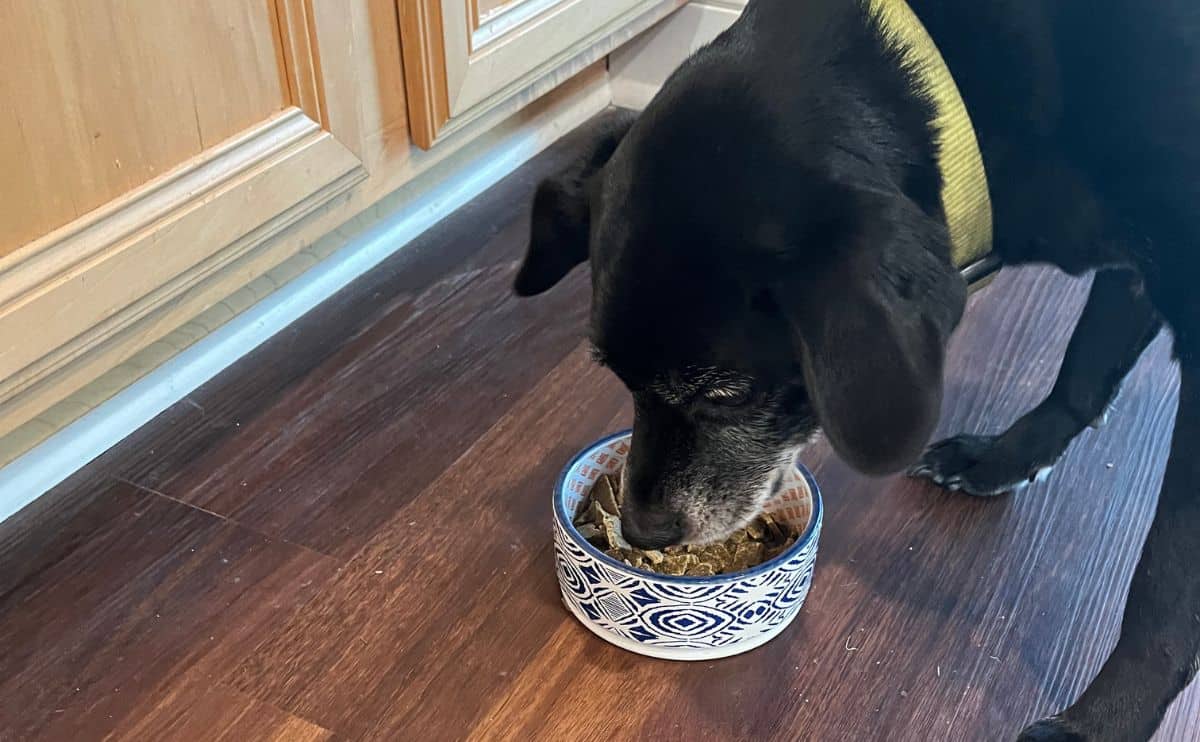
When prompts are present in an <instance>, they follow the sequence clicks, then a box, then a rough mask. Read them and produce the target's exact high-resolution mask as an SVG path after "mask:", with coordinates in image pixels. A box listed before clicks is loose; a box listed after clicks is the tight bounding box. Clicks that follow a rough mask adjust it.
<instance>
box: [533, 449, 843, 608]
mask: <svg viewBox="0 0 1200 742" xmlns="http://www.w3.org/2000/svg"><path fill="white" fill-rule="evenodd" d="M631 435H633V430H632V429H627V430H623V431H621V432H619V433H613V434H611V435H607V436H605V437H603V438H601V439H600V440H598V441H596V442H594V443H592V444H591V445H588V446H585V447H584V449H583V450H582V451H580V452H579V453H577V454H575V456H574V457H572V458H571V460H570V462H568V463H567V465H566V466H565V467H564V468H563V470H562V473H561V474H559V475H558V482H557V484H555V485H554V517H555V518H556V519H557V520H558V523H559V525H561V526H563V530H565V531H566V533H567V535H569V536H570V537H571V540H572V541H574V542H575V545H576V546H578V547H580V548H582V549H583V550H584V551H585V552H586V553H587V554H589V555H590V556H592V557H593V558H596V559H599V560H600V561H601V562H603V563H606V564H607V565H608V566H610V567H612V568H614V569H617V570H619V571H621V572H625V573H627V574H633V575H636V576H637V577H638V578H639V579H652V580H656V581H661V582H667V583H674V584H681V585H722V584H728V583H731V582H740V581H742V580H744V579H747V578H749V577H754V576H755V575H760V574H763V573H765V572H770V571H771V570H773V569H775V568H776V567H778V566H780V565H781V564H784V563H786V562H787V561H788V560H789V559H791V558H792V557H794V556H796V555H797V554H799V553H800V552H801V551H802V550H803V549H804V548H805V547H806V546H808V545H809V543H811V542H812V540H813V534H815V533H816V531H817V526H818V524H819V523H820V522H821V515H822V512H821V510H822V503H821V488H820V487H819V486H817V480H816V478H815V477H813V475H812V472H810V471H809V470H808V468H807V467H805V466H804V465H803V464H801V463H800V462H799V461H793V462H792V467H793V468H794V469H795V470H796V473H797V474H799V475H800V476H801V478H803V479H804V482H805V484H807V485H808V492H809V495H810V496H811V497H812V503H813V509H812V514H811V515H809V517H808V527H807V528H806V529H805V531H804V534H803V535H801V536H800V538H798V539H796V543H794V544H792V545H791V547H790V548H788V550H787V551H785V552H783V553H782V554H780V555H779V556H776V557H775V558H774V559H769V560H767V561H765V562H763V563H762V564H759V565H757V566H755V567H752V568H750V569H747V570H743V571H741V572H732V573H730V574H725V575H714V576H712V577H684V576H678V577H677V576H675V575H664V574H659V573H658V572H649V571H647V570H644V569H637V568H636V567H630V566H629V565H628V564H625V563H624V562H618V561H617V560H616V559H613V558H612V557H610V556H609V555H608V554H605V553H604V552H602V551H600V550H599V549H597V548H596V547H595V546H592V544H590V543H589V542H588V540H587V539H585V538H584V537H583V536H580V535H579V531H577V530H576V529H575V524H574V523H572V522H571V519H570V518H569V517H567V512H566V509H565V508H564V507H563V492H564V490H565V489H566V485H567V477H568V476H570V474H571V470H572V469H574V468H575V465H576V464H578V463H579V462H580V461H582V460H583V459H584V458H585V457H586V456H588V455H590V454H591V453H592V452H593V451H595V450H596V449H597V448H602V447H603V446H607V445H608V444H610V443H612V442H613V441H617V440H620V439H622V438H628V437H630V436H631Z"/></svg>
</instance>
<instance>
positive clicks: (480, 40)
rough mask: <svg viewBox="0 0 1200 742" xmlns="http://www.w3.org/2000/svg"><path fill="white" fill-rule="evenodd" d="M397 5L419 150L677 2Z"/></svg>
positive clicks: (424, 0) (439, 0) (403, 1)
mask: <svg viewBox="0 0 1200 742" xmlns="http://www.w3.org/2000/svg"><path fill="white" fill-rule="evenodd" d="M398 3H399V8H400V26H401V33H402V35H403V37H404V39H405V45H404V63H405V69H406V70H407V72H408V76H407V85H408V101H409V111H410V115H411V122H412V134H413V139H414V141H416V142H417V144H419V145H420V146H422V147H430V146H432V145H433V144H434V143H435V142H437V141H438V140H439V139H440V138H442V137H444V136H445V135H447V134H449V133H451V132H453V131H454V130H456V129H458V128H461V127H462V126H464V125H465V124H467V123H469V122H470V121H471V120H473V119H474V118H477V117H478V116H480V115H482V114H484V113H486V112H487V111H488V110H489V108H490V107H491V106H493V105H496V104H497V103H499V102H501V101H502V100H504V99H505V98H506V97H508V96H511V95H512V94H514V93H515V92H516V91H519V90H521V89H523V88H525V87H527V86H528V85H529V84H530V83H532V82H533V81H534V80H536V79H537V78H538V77H539V76H541V75H544V74H545V73H546V72H547V71H549V70H552V69H554V68H555V67H556V66H558V65H561V64H563V63H564V62H566V61H567V60H569V59H570V58H572V57H574V56H576V55H578V54H580V53H584V52H585V51H586V50H587V49H588V48H589V47H591V46H593V45H598V44H604V43H605V41H606V40H608V39H610V38H611V37H612V36H613V35H614V34H619V33H621V32H622V31H623V30H628V29H636V30H642V29H644V28H645V27H646V25H648V24H646V23H645V22H642V23H639V22H638V21H639V19H642V18H645V17H651V18H657V17H658V16H660V15H661V14H662V11H663V9H664V5H666V6H668V7H669V6H671V5H672V4H671V3H664V2H663V1H662V0H398ZM681 4H682V3H674V4H673V5H681ZM607 46H609V47H611V44H608V45H607ZM604 51H607V49H606V50H604Z"/></svg>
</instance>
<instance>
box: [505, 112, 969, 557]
mask: <svg viewBox="0 0 1200 742" xmlns="http://www.w3.org/2000/svg"><path fill="white" fill-rule="evenodd" d="M690 120H691V122H693V123H694V122H695V121H696V120H703V119H702V118H701V119H697V118H696V117H695V112H692V113H691V115H690ZM743 123H745V122H744V118H743ZM746 126H747V129H749V130H747V129H744V130H743V134H742V135H741V136H735V137H732V138H730V139H728V140H720V139H716V138H715V137H720V136H722V134H721V133H719V132H713V133H712V136H713V137H714V138H712V139H710V138H708V137H707V136H700V135H698V134H696V132H697V131H698V129H697V127H696V126H694V125H691V124H689V123H688V122H684V121H679V120H676V119H675V117H672V116H670V115H662V114H660V115H657V116H655V117H654V118H653V120H647V117H646V116H643V117H642V119H641V120H637V121H635V120H634V119H633V117H632V116H631V115H619V116H615V117H613V118H610V119H608V120H606V121H605V122H604V123H603V124H601V125H600V128H599V129H595V130H593V131H592V132H590V136H589V137H588V139H587V141H588V146H587V147H586V149H587V152H586V155H585V156H584V157H582V158H581V159H580V161H579V162H578V163H576V165H575V166H574V167H572V168H570V169H569V170H568V171H567V172H566V173H564V174H562V175H561V176H560V177H555V178H551V179H549V180H547V181H545V182H543V183H542V184H541V186H540V188H539V189H538V191H537V195H536V197H535V203H534V209H533V225H532V237H531V243H530V246H529V250H528V253H527V255H526V258H525V261H524V264H523V266H522V267H521V270H520V273H519V275H518V277H517V280H516V284H515V289H516V291H517V293H518V294H520V295H523V296H528V295H533V294H537V293H540V292H542V291H545V290H547V289H549V288H550V287H551V286H553V285H554V284H555V283H557V282H558V281H559V280H560V279H561V278H562V277H563V276H564V275H566V273H567V272H569V271H570V270H571V269H572V268H573V267H574V266H576V265H578V264H580V263H583V262H585V261H590V264H591V268H592V288H593V301H592V341H593V344H594V346H595V350H596V356H597V358H598V360H599V361H600V362H602V363H604V364H605V365H607V366H608V367H609V368H610V369H611V370H612V371H613V372H614V373H615V374H616V375H617V376H618V377H620V379H621V380H622V381H623V382H624V383H625V385H626V386H627V387H628V388H629V390H630V391H631V392H632V394H633V398H634V401H635V410H636V413H635V420H634V431H633V443H632V450H631V453H630V457H629V462H628V466H627V469H626V479H625V484H626V487H627V488H628V489H627V493H628V494H627V497H626V502H627V503H628V504H627V506H626V508H625V514H624V527H625V534H626V537H627V538H628V539H629V540H630V541H631V542H632V543H634V544H635V545H639V546H643V547H647V548H651V547H661V546H665V545H669V544H671V543H677V542H704V541H711V540H717V539H721V538H724V537H726V536H727V535H728V534H729V533H730V532H732V531H733V530H735V529H736V528H738V527H740V526H742V525H744V524H745V523H746V522H747V521H748V520H749V519H750V518H752V517H754V515H756V514H757V513H758V511H759V510H760V508H761V506H762V505H763V503H764V502H765V501H766V500H767V499H768V498H769V497H770V496H771V494H772V493H773V490H774V489H775V488H776V487H778V486H779V483H780V478H781V473H782V471H783V469H784V467H786V466H789V465H790V464H791V461H792V460H793V458H794V456H795V454H796V452H797V451H798V450H799V449H800V448H801V447H802V446H803V445H804V444H805V443H806V442H808V441H809V440H810V439H811V438H812V437H813V435H814V434H815V433H816V432H817V431H818V429H823V431H824V433H825V435H826V436H827V437H828V439H829V440H830V441H831V443H832V444H833V446H834V448H835V449H836V450H837V452H838V453H839V454H840V455H841V456H842V457H843V458H844V459H845V460H846V461H848V462H849V463H850V464H852V465H853V466H855V467H856V468H857V469H859V470H861V471H863V472H866V473H871V474H882V473H886V472H891V471H894V470H897V469H899V468H901V467H903V466H905V465H906V464H908V463H911V461H912V460H914V459H915V458H916V457H917V456H918V455H919V453H920V451H921V449H922V447H923V446H924V444H925V443H926V441H927V440H928V438H929V436H930V434H931V432H932V429H933V426H934V425H935V423H936V420H937V417H938V413H939V407H940V403H941V396H942V365H943V354H944V348H945V344H946V341H947V338H948V336H949V334H950V333H951V331H952V330H953V328H954V326H955V325H956V324H957V322H958V320H959V317H960V315H961V312H962V309H963V305H964V301H965V293H966V290H965V285H964V283H963V281H962V279H961V277H960V276H959V275H958V274H957V272H956V271H954V270H953V269H952V268H951V267H950V265H949V260H948V246H947V236H946V233H945V228H944V226H942V225H941V224H940V223H939V222H938V220H937V219H935V218H932V217H931V215H929V214H926V213H924V212H923V211H922V210H921V209H920V208H918V207H917V206H916V205H915V204H913V203H912V202H911V201H910V200H908V199H907V198H906V197H905V196H903V195H902V194H901V193H900V192H898V191H897V190H895V189H886V188H883V187H881V186H879V185H878V184H869V183H855V182H854V181H853V179H852V178H849V177H839V176H840V175H846V173H839V172H837V169H836V168H830V167H828V166H827V165H826V164H824V163H821V162H820V158H818V159H817V161H816V162H814V160H813V159H812V158H807V157H795V156H793V154H792V153H793V152H794V150H789V148H788V147H780V146H776V145H775V144H773V143H772V142H773V140H772V139H771V137H770V134H769V132H767V131H765V130H759V131H750V130H752V129H753V128H754V127H753V126H751V125H749V124H746ZM689 132H690V134H689Z"/></svg>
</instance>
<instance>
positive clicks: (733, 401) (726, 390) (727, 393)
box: [704, 387, 750, 407]
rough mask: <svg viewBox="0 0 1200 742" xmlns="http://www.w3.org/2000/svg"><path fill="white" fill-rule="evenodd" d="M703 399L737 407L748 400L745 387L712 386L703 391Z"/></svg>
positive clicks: (748, 395)
mask: <svg viewBox="0 0 1200 742" xmlns="http://www.w3.org/2000/svg"><path fill="white" fill-rule="evenodd" d="M704 399H705V401H708V402H711V403H712V404H715V405H721V406H722V407H739V406H741V405H744V404H745V403H746V402H748V401H749V400H750V390H749V389H748V388H746V387H713V388H712V389H708V390H706V391H705V392H704Z"/></svg>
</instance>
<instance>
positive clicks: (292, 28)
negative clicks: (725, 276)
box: [0, 0, 683, 465]
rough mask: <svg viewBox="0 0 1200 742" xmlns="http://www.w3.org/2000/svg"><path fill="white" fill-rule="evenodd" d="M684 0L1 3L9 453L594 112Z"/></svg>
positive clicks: (1, 351) (2, 313) (3, 345)
mask: <svg viewBox="0 0 1200 742" xmlns="http://www.w3.org/2000/svg"><path fill="white" fill-rule="evenodd" d="M682 4H683V0H204V1H203V2H191V1H189V2H161V1H160V0H86V2H81V1H80V0H5V1H4V2H0V69H3V70H4V73H3V75H2V76H0V465H3V464H4V463H6V462H7V461H10V460H11V459H12V458H13V457H14V456H15V455H16V454H18V453H20V452H21V451H22V450H25V449H27V448H28V447H29V446H30V445H31V444H33V443H36V442H37V441H38V440H41V439H43V438H45V437H46V435H48V434H50V433H52V432H54V430H56V429H58V428H61V427H62V426H63V425H64V424H66V423H68V422H69V421H70V420H71V419H74V418H75V417H78V416H79V415H80V414H82V413H84V412H86V411H87V410H88V409H90V408H91V407H94V406H95V405H96V404H98V403H99V402H102V401H103V400H104V399H105V398H107V397H108V396H111V395H112V394H113V393H115V392H116V391H119V389H120V388H121V387H122V386H123V385H127V384H128V383H130V382H131V381H132V380H134V379H135V378H137V374H142V373H145V372H146V370H147V368H148V366H147V364H146V363H143V362H142V360H141V359H144V358H146V357H150V358H152V359H153V360H152V362H151V363H152V364H157V363H161V362H162V360H161V359H162V358H164V357H169V353H168V351H164V350H163V348H164V347H169V352H178V350H179V349H182V348H183V347H186V345H187V344H188V343H191V342H195V340H196V339H198V338H199V337H202V336H203V334H204V332H207V331H210V330H211V329H212V328H213V324H212V323H211V322H210V321H209V319H207V318H208V317H209V316H210V315H213V314H216V315H220V316H222V317H226V318H227V317H228V316H232V314H233V313H235V312H237V311H242V309H243V308H244V307H245V306H247V304H246V303H245V302H244V301H241V300H239V301H237V302H233V301H227V299H229V298H230V297H233V296H241V295H242V294H244V293H246V292H244V291H241V292H240V293H239V290H242V289H243V288H244V287H247V286H248V285H249V284H251V283H252V282H258V283H261V281H260V279H262V278H264V277H265V276H267V274H268V272H272V271H276V272H281V273H287V275H296V273H297V272H298V270H299V269H297V270H296V271H292V270H291V269H290V268H289V265H290V263H289V261H291V262H294V263H297V265H301V264H302V265H303V266H304V268H307V267H309V266H311V265H312V264H313V263H314V262H316V260H319V259H321V256H320V255H316V254H315V253H309V252H307V251H308V250H309V246H311V245H312V244H313V243H314V242H317V241H318V239H319V238H321V237H322V236H323V235H326V234H328V233H330V232H332V231H333V230H335V229H336V228H338V227H339V226H341V225H343V224H344V223H346V222H347V221H348V220H350V219H352V218H354V217H355V216H356V215H358V214H361V213H363V212H368V210H370V213H375V211H376V210H378V209H379V208H382V207H380V206H379V204H380V203H381V202H383V201H384V199H385V198H386V199H387V203H388V206H387V208H390V209H395V208H398V207H399V206H400V205H403V204H404V203H405V200H404V199H409V200H410V201H411V200H415V199H417V197H418V196H419V195H420V192H421V189H422V188H423V187H424V186H422V183H424V182H426V181H425V180H423V179H425V178H428V179H429V182H436V183H443V182H445V181H446V180H447V179H451V178H453V177H454V173H453V172H452V170H453V168H455V167H468V166H469V165H467V164H464V163H469V162H478V161H479V160H478V159H474V160H472V159H470V158H479V157H482V156H483V154H482V153H484V152H486V151H487V147H488V146H492V145H489V144H488V142H500V141H511V140H516V139H517V134H518V133H521V136H524V137H525V138H524V139H523V140H522V141H524V142H531V141H536V142H538V143H539V144H538V146H543V145H544V143H546V142H548V141H550V140H552V139H553V138H554V137H555V136H557V135H559V134H561V133H563V132H562V131H561V130H560V129H559V128H557V127H559V126H561V123H560V122H562V121H566V120H571V121H578V120H580V119H581V118H582V117H585V116H588V115H591V114H593V113H595V112H597V111H599V110H600V109H601V108H603V107H604V106H605V105H607V104H608V103H609V102H610V101H611V94H610V93H609V90H608V87H607V80H606V77H605V71H604V69H603V67H598V66H597V65H596V63H597V61H598V60H601V59H602V58H603V57H604V56H605V55H606V54H608V53H609V52H610V51H611V50H612V49H613V47H614V46H615V45H617V44H618V43H621V42H622V41H624V40H626V39H628V38H630V37H631V36H632V35H634V34H635V33H637V32H639V31H641V30H644V29H645V28H646V27H647V26H648V25H650V24H651V23H653V22H654V21H655V20H657V19H659V18H662V17H665V16H666V15H667V14H668V13H669V12H670V11H672V10H673V9H675V8H676V7H678V6H680V5H682ZM583 70H586V71H587V72H586V74H584V75H579V77H576V78H575V79H573V80H571V82H570V84H566V83H567V81H568V78H572V77H573V76H576V75H577V73H580V72H581V71H583ZM583 78H587V80H588V81H587V83H586V85H585V86H584V87H585V92H582V93H581V92H580V90H581V85H580V80H581V79H583ZM551 92H552V93H553V94H549V93H551ZM548 94H549V95H548ZM535 99H536V103H534V101H535ZM563 109H570V111H569V113H570V115H569V116H567V115H566V112H565V111H564V110H563ZM584 109H586V110H584ZM522 127H526V128H522ZM527 128H536V129H538V130H537V131H536V132H534V133H532V134H529V135H525V134H524V133H523V132H525V131H526V130H527ZM451 134H453V136H451ZM505 137H507V138H508V140H505V139H504V138H505ZM414 142H416V143H417V144H420V145H423V146H426V147H428V146H430V145H433V144H434V143H435V142H436V144H437V146H435V147H432V149H431V150H430V151H424V150H423V149H421V148H419V147H417V146H415V145H414ZM495 146H499V144H497V145H495ZM534 151H536V149H534V148H532V147H531V145H529V144H524V145H522V148H521V149H520V152H522V153H523V154H521V155H520V156H521V157H527V156H529V155H531V154H532V153H533V152H534ZM461 153H466V154H462V156H461V157H460V154H461ZM468 154H469V155H470V156H469V157H468V156H467V155H468ZM515 158H516V155H513V154H506V155H505V160H504V161H505V162H508V163H510V165H511V166H515V164H516V162H517V160H516V159H515ZM434 170H437V171H438V172H436V173H434V172H433V171H434ZM325 242H326V241H324V240H322V241H321V243H322V244H325ZM397 247H399V245H397ZM326 254H328V253H326ZM314 255H316V257H314ZM285 268H288V270H287V271H285V270H284V269H285ZM273 281H274V279H271V281H268V282H273ZM254 294H255V295H256V296H261V293H260V292H258V291H257V290H256V291H255V292H254ZM227 304H228V305H229V306H230V307H232V308H230V309H229V310H228V311H227V312H224V313H222V312H221V311H218V310H222V308H223V307H224V306H226V305H227ZM200 317H205V318H206V319H204V320H203V322H199V321H198V320H197V318H200ZM198 322H199V324H201V325H202V328H203V329H197V328H196V325H197V323H198ZM180 338H182V339H180ZM150 367H152V365H151V366H150ZM126 369H128V370H126Z"/></svg>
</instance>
